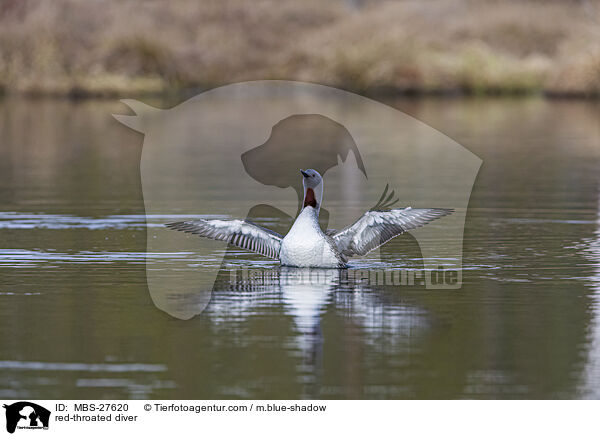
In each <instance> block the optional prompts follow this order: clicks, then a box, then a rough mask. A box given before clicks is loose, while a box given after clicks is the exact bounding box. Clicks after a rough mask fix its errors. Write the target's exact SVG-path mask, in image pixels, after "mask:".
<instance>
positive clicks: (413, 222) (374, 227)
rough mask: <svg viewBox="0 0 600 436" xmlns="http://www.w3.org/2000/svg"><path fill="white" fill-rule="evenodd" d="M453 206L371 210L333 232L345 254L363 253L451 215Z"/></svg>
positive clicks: (336, 241) (361, 254) (333, 236)
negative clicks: (448, 207)
mask: <svg viewBox="0 0 600 436" xmlns="http://www.w3.org/2000/svg"><path fill="white" fill-rule="evenodd" d="M452 212H454V210H453V209H412V208H410V207H407V208H406V209H392V210H387V211H378V210H370V211H368V212H366V213H365V214H364V215H363V216H362V217H360V218H359V219H358V221H356V222H355V223H354V224H352V225H351V226H350V227H346V228H345V229H344V230H341V231H339V232H337V233H336V234H334V235H332V238H333V240H334V241H335V243H336V245H337V247H338V250H339V251H340V252H341V253H342V254H343V255H345V256H354V255H359V256H364V255H365V254H367V253H368V252H369V251H371V250H374V249H375V248H377V247H379V246H381V245H383V244H385V243H386V242H387V241H389V240H390V239H392V238H395V237H396V236H398V235H401V234H402V233H404V232H406V231H408V230H412V229H416V228H417V227H421V226H424V225H425V224H427V223H429V222H431V221H433V220H435V219H437V218H441V217H443V216H445V215H449V214H451V213H452Z"/></svg>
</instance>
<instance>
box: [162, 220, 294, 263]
mask: <svg viewBox="0 0 600 436" xmlns="http://www.w3.org/2000/svg"><path fill="white" fill-rule="evenodd" d="M165 225H166V226H167V227H168V228H170V229H172V230H179V231H181V232H186V233H191V234H194V235H198V236H202V237H205V238H209V239H215V240H217V241H226V242H228V243H230V244H232V245H235V246H236V247H239V248H243V249H245V250H249V251H252V252H254V253H257V254H260V255H262V256H265V257H270V258H273V259H279V250H280V248H281V240H282V239H283V237H282V236H281V235H280V234H279V233H276V232H274V231H272V230H269V229H265V228H264V227H261V226H259V225H256V224H254V223H251V222H249V221H242V220H217V219H211V220H206V219H199V220H194V221H180V222H176V223H169V224H165Z"/></svg>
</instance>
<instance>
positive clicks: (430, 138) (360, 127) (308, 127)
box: [115, 81, 481, 319]
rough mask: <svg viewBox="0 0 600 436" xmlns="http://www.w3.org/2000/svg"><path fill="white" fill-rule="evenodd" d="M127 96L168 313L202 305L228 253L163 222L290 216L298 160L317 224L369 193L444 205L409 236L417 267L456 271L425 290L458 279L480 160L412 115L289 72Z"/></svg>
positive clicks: (149, 266) (282, 219) (345, 220)
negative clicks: (139, 136)
mask: <svg viewBox="0 0 600 436" xmlns="http://www.w3.org/2000/svg"><path fill="white" fill-rule="evenodd" d="M124 103H125V104H127V105H128V106H129V107H130V108H131V109H132V110H133V111H134V112H135V115H115V118H117V119H118V120H119V121H121V122H122V123H123V124H125V125H126V126H128V127H130V128H132V129H134V130H137V131H138V132H141V133H143V134H144V145H143V151H142V158H141V165H140V170H141V179H142V189H143V196H144V204H145V208H146V215H147V217H148V231H147V260H146V274H147V279H148V280H147V282H148V288H149V291H150V295H151V297H152V299H153V302H154V304H155V305H156V306H157V307H158V308H160V309H162V310H164V311H166V312H167V313H169V314H171V315H172V316H174V317H177V318H180V319H189V318H191V317H193V316H194V315H197V314H199V313H201V312H202V310H204V308H205V307H206V305H207V304H208V302H209V300H210V295H211V291H212V288H213V285H214V283H215V279H216V278H217V275H218V273H219V271H224V270H227V269H228V268H230V267H231V265H232V264H233V263H235V260H231V261H230V260H228V258H226V257H225V255H226V253H227V251H226V249H225V246H224V244H223V243H219V242H215V241H212V240H206V239H201V238H197V237H194V236H191V235H187V234H184V233H181V232H173V231H171V230H169V229H167V228H166V227H164V225H163V223H167V222H169V221H174V220H181V219H182V217H185V218H184V219H187V218H188V217H189V218H190V219H193V218H194V217H198V216H201V217H206V216H211V217H218V216H227V217H235V218H240V219H243V218H245V217H249V218H253V220H256V219H259V220H262V221H261V222H258V223H257V224H262V225H263V226H265V227H269V226H270V225H271V226H274V225H280V226H281V223H288V224H290V225H291V222H292V221H293V219H294V218H295V217H296V215H297V214H298V211H299V210H300V208H301V201H302V194H303V191H302V179H301V177H300V174H299V170H300V169H302V168H313V169H316V170H317V171H319V173H320V174H321V175H322V176H323V180H324V186H325V188H324V191H325V192H324V199H323V207H322V208H321V215H322V216H320V217H319V218H320V222H321V225H322V227H323V228H330V229H342V228H344V227H346V226H348V225H350V224H352V223H353V222H354V221H355V220H356V219H358V218H359V217H360V216H361V215H362V213H363V212H364V211H366V210H370V209H371V208H373V207H374V206H375V205H376V204H378V199H381V200H382V201H383V202H384V203H382V204H385V202H386V201H388V200H389V201H388V202H391V201H394V200H395V199H399V202H398V203H397V207H402V206H411V207H438V208H453V209H454V210H455V212H454V213H453V214H452V215H450V216H447V217H445V218H444V220H443V225H436V224H434V225H428V226H425V227H422V228H419V229H416V230H414V231H411V232H410V235H411V236H412V237H413V238H414V239H415V240H416V243H417V244H418V248H419V249H420V252H421V255H422V259H423V266H424V269H425V270H436V269H437V268H441V267H443V268H444V269H445V270H451V271H453V272H454V273H455V278H456V280H455V281H454V282H452V283H442V284H439V283H434V282H432V281H431V280H428V281H427V283H426V286H427V288H447V289H456V288H458V287H460V286H461V283H462V282H461V280H462V271H461V268H462V236H463V228H464V220H465V215H466V209H467V205H468V201H469V197H470V194H471V189H472V186H473V183H474V181H475V177H476V175H477V172H478V170H479V167H480V165H481V159H479V158H478V157H477V156H475V155H474V154H473V153H471V152H470V151H469V150H467V149H466V148H464V147H462V146H461V145H460V144H458V143H456V142H455V141H453V140H452V139H451V138H449V137H447V136H445V135H443V134H442V133H440V132H438V131H437V130H435V129H433V128H431V127H429V126H427V125H426V124H424V123H422V122H420V121H418V120H416V119H415V118H413V117H411V116H409V115H407V114H405V113H403V112H401V111H398V110H396V109H393V108H391V107H390V106H387V105H384V104H382V103H379V102H376V101H374V100H370V99H368V98H364V97H361V96H358V95H356V94H352V93H349V92H345V91H342V90H339V89H334V88H330V87H326V86H320V85H314V84H308V83H300V82H287V81H256V82H245V83H238V84H233V85H228V86H224V87H222V88H217V89H213V90H211V91H208V92H205V93H202V94H200V95H197V96H196V97H193V98H191V99H189V100H187V101H185V102H183V103H181V104H180V105H178V106H175V107H173V108H171V109H167V110H159V109H156V108H153V107H151V106H148V105H146V104H144V103H141V102H138V101H133V100H125V101H124ZM388 187H389V189H388ZM382 192H383V193H384V194H383V195H382ZM380 197H381V198H380ZM257 217H258V218H257ZM283 227H285V226H283ZM272 230H275V231H278V232H279V231H283V232H286V231H287V229H286V228H282V229H276V228H273V229H272ZM440 240H443V241H444V244H440V243H439V241H440ZM442 245H443V246H442ZM380 254H381V252H380V251H379V249H378V250H377V251H374V252H372V254H370V256H375V257H377V256H378V255H380ZM392 257H393V256H392ZM395 257H396V258H397V256H395ZM238 262H239V261H238ZM395 265H396V266H397V262H396V263H395ZM426 278H427V277H426Z"/></svg>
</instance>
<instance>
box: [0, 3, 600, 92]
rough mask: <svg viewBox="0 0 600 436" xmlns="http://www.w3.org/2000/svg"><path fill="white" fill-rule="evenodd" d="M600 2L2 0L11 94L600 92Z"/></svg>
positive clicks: (4, 79)
mask: <svg viewBox="0 0 600 436" xmlns="http://www.w3.org/2000/svg"><path fill="white" fill-rule="evenodd" d="M599 23H600V0H560V1H559V0H546V1H541V0H503V1H499V0H395V1H391V0H388V1H386V0H378V1H375V0H371V1H368V0H365V1H360V0H303V1H298V0H253V1H248V0H246V1H244V0H203V1H197V0H171V1H168V2H167V1H158V0H52V1H48V0H0V92H2V93H7V94H11V93H17V94H28V95H57V96H117V95H128V96H131V95H140V94H160V93H166V92H179V91H181V90H183V89H190V88H192V89H198V88H201V89H202V88H209V87H214V86H218V85H224V84H227V83H231V82H237V81H244V80H256V79H286V80H303V81H311V82H317V83H322V84H328V85H332V86H336V87H340V88H344V89H348V90H352V91H357V92H364V93H377V92H388V93H389V92H398V93H440V94H446V93H451V94H454V93H475V94H518V93H523V94H532V93H535V94H539V93H543V94H547V95H568V96H596V97H598V96H600V24H599Z"/></svg>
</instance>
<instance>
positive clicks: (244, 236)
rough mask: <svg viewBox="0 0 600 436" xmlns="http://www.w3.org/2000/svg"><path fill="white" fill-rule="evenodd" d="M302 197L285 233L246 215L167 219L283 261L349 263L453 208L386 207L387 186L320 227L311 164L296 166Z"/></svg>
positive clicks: (318, 186) (318, 191)
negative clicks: (346, 221) (344, 223)
mask: <svg viewBox="0 0 600 436" xmlns="http://www.w3.org/2000/svg"><path fill="white" fill-rule="evenodd" d="M300 173H301V175H302V177H303V179H302V185H303V187H304V202H303V205H302V209H301V210H300V213H299V214H298V216H297V218H296V220H295V221H294V223H293V225H292V227H291V228H290V230H289V231H288V233H287V234H286V235H285V236H283V235H280V234H279V233H277V232H274V231H272V230H270V229H267V228H264V227H262V226H259V225H257V224H255V223H253V222H251V221H249V220H240V219H196V220H193V221H179V222H173V223H168V224H165V226H166V227H168V228H170V229H172V230H178V231H182V232H186V233H191V234H194V235H198V236H202V237H205V238H209V239H214V240H218V241H225V242H228V243H230V244H232V245H234V246H236V247H239V248H242V249H245V250H249V251H251V252H254V253H257V254H260V255H262V256H265V257H269V258H272V259H277V260H279V261H280V264H281V265H282V266H289V267H300V268H312V267H315V268H347V267H348V259H349V258H350V257H352V256H364V255H366V254H367V253H369V252H370V251H372V250H374V249H376V248H378V247H380V246H381V245H383V244H385V243H386V242H388V241H390V240H391V239H393V238H395V237H397V236H399V235H401V234H403V233H405V232H406V231H408V230H412V229H415V228H418V227H421V226H424V225H425V224H428V223H429V222H431V221H433V220H435V219H438V218H441V217H443V216H446V215H449V214H451V213H452V212H454V210H453V209H442V208H430V209H413V208H411V207H406V208H401V209H389V207H391V206H392V205H393V204H395V203H396V202H397V201H398V200H396V201H392V199H393V197H394V192H393V191H392V192H391V193H390V194H387V191H388V186H387V185H386V187H385V190H384V192H383V194H382V196H381V198H380V199H379V201H378V202H377V204H376V205H375V206H374V207H373V208H371V209H370V210H368V211H367V212H365V213H364V214H363V215H362V216H361V217H360V218H359V219H358V220H357V221H356V222H355V223H354V224H352V225H350V226H348V227H346V228H344V229H342V230H340V231H336V230H325V231H323V230H322V229H321V227H320V225H319V210H320V208H321V203H322V201H323V177H322V176H321V175H320V174H319V173H318V172H317V171H315V170H313V169H307V170H300Z"/></svg>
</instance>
